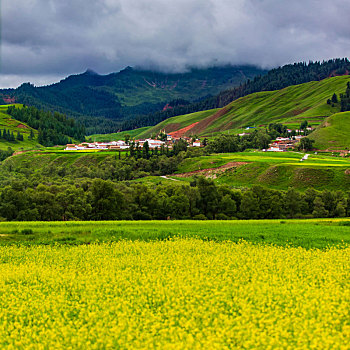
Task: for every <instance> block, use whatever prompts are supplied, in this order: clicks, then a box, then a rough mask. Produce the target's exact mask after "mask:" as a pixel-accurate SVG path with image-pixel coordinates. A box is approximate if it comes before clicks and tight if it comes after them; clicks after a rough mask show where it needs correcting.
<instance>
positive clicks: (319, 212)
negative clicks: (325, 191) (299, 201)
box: [312, 196, 329, 218]
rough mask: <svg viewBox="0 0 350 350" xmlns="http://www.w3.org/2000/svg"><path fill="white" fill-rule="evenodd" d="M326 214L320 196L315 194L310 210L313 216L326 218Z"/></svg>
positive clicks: (326, 211)
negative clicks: (312, 206) (311, 209)
mask: <svg viewBox="0 0 350 350" xmlns="http://www.w3.org/2000/svg"><path fill="white" fill-rule="evenodd" d="M328 214H329V213H328V210H326V209H325V206H324V203H323V201H322V198H321V197H319V196H317V197H316V198H315V200H314V210H313V212H312V215H313V216H314V217H315V218H326V217H328Z"/></svg>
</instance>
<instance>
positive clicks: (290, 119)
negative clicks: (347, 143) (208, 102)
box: [142, 76, 350, 136]
mask: <svg viewBox="0 0 350 350" xmlns="http://www.w3.org/2000/svg"><path fill="white" fill-rule="evenodd" d="M348 81H350V76H340V77H333V78H328V79H324V80H322V81H313V82H309V83H305V84H300V85H293V86H289V87H287V88H285V89H282V90H277V91H265V92H258V93H254V94H250V95H248V96H245V97H242V98H239V99H238V100H236V101H234V102H232V103H230V104H229V105H227V106H226V107H224V108H222V109H217V110H210V111H205V112H197V113H193V114H188V115H184V116H177V117H173V118H170V119H167V120H166V121H165V122H162V123H160V124H158V125H156V126H154V127H152V128H151V129H150V131H149V132H145V133H143V134H142V135H143V136H146V135H147V136H148V135H149V133H151V132H156V131H159V130H162V129H165V130H166V132H171V131H175V130H174V126H176V125H178V129H181V128H184V127H187V126H189V125H191V124H193V123H194V122H198V123H197V124H196V125H194V126H193V127H191V128H190V129H189V130H188V131H187V132H186V133H185V134H184V135H187V136H190V135H193V134H196V135H202V136H211V135H215V134H216V133H220V132H223V131H227V130H230V131H232V132H237V133H238V132H241V130H242V128H245V127H247V126H255V127H259V126H266V125H268V124H269V123H271V122H280V123H283V124H286V125H288V126H290V127H297V126H298V125H299V124H300V123H301V121H302V120H304V119H306V120H308V121H309V123H310V124H313V125H319V124H321V123H322V122H323V121H324V119H325V118H326V117H328V116H330V115H332V114H334V113H337V112H339V106H334V107H332V106H331V105H328V104H327V103H326V101H327V99H328V98H330V97H331V96H332V95H333V93H334V92H335V93H337V94H339V93H342V92H344V90H345V87H346V83H347V82H348Z"/></svg>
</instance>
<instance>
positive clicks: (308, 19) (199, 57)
mask: <svg viewBox="0 0 350 350" xmlns="http://www.w3.org/2000/svg"><path fill="white" fill-rule="evenodd" d="M349 13H350V1H349V0H331V1H330V0H94V1H89V0H2V1H1V29H2V31H1V52H0V55H1V67H0V69H1V70H0V87H16V86H18V85H19V84H21V83H22V82H26V81H30V82H32V83H34V84H35V85H42V84H47V83H51V82H55V81H58V80H60V79H62V78H63V77H65V76H67V75H69V74H74V73H80V72H84V71H85V70H86V69H87V68H91V69H93V70H95V71H96V72H98V73H100V74H107V73H110V72H115V71H119V70H120V69H122V68H124V67H125V66H140V67H144V68H150V67H152V68H155V69H158V70H162V71H183V70H184V69H186V67H188V66H205V65H209V64H211V65H212V64H213V63H216V64H221V63H232V64H244V63H249V64H255V65H259V66H262V67H265V68H266V67H274V66H278V65H282V64H286V63H292V62H295V61H308V60H322V59H328V58H333V57H346V56H347V57H349V56H350V53H349V51H350V24H349V20H348V15H349Z"/></svg>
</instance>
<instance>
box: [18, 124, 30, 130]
mask: <svg viewBox="0 0 350 350" xmlns="http://www.w3.org/2000/svg"><path fill="white" fill-rule="evenodd" d="M17 128H22V129H28V126H27V125H23V124H18V125H17Z"/></svg>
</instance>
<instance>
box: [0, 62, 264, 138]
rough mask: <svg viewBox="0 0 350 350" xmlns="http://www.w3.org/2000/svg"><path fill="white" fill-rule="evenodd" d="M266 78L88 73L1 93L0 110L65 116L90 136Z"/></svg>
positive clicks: (220, 70)
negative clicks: (10, 107)
mask: <svg viewBox="0 0 350 350" xmlns="http://www.w3.org/2000/svg"><path fill="white" fill-rule="evenodd" d="M265 73H266V71H265V70H262V69H259V68H256V67H252V66H224V67H212V68H206V69H191V70H190V71H189V72H187V73H182V74H165V73H156V72H151V71H146V70H136V69H133V68H131V67H127V68H126V69H124V70H122V71H120V72H118V73H112V74H108V75H99V74H97V73H95V72H93V71H91V70H87V71H86V72H85V73H83V74H78V75H72V76H69V77H68V78H66V79H64V80H61V81H60V82H59V83H57V84H53V85H49V86H43V87H35V86H33V85H31V84H30V83H25V84H22V85H21V86H20V87H18V88H17V89H5V90H0V104H1V103H9V102H11V103H14V102H18V103H23V104H26V105H29V106H35V107H37V108H42V109H45V110H50V111H57V112H60V113H65V114H67V115H69V116H73V117H75V118H78V119H79V120H80V121H82V122H83V123H84V125H85V126H86V127H87V131H88V133H91V132H111V131H116V130H118V128H119V126H120V123H121V121H124V120H128V119H134V118H135V117H136V116H138V115H147V114H149V113H153V112H156V111H161V110H163V109H164V110H170V109H172V108H174V107H176V106H185V105H189V104H191V103H193V102H198V101H199V100H201V99H203V98H207V97H208V96H213V95H216V94H218V93H219V92H220V91H222V90H224V89H227V88H229V87H233V86H239V84H241V83H243V82H244V81H246V80H247V79H253V78H254V77H256V76H257V75H261V74H265ZM1 99H2V100H3V101H1Z"/></svg>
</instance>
